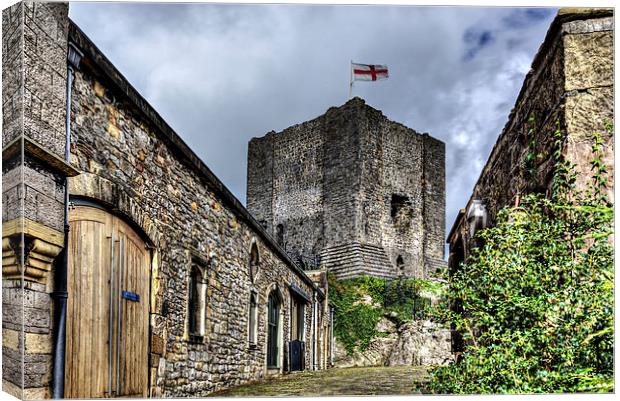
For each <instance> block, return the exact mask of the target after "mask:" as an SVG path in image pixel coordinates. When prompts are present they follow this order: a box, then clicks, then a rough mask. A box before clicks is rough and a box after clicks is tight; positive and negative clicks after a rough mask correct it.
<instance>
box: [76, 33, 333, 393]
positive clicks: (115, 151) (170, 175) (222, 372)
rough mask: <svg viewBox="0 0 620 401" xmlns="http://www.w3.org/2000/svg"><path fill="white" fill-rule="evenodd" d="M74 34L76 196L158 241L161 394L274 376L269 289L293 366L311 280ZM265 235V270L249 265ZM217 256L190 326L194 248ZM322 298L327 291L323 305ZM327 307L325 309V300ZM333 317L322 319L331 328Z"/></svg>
mask: <svg viewBox="0 0 620 401" xmlns="http://www.w3.org/2000/svg"><path fill="white" fill-rule="evenodd" d="M70 35H71V39H72V40H74V41H75V42H76V44H77V45H78V46H79V47H80V48H81V49H82V50H83V52H84V54H85V56H84V62H83V68H81V69H80V71H78V72H77V73H76V79H75V83H74V89H73V94H72V105H71V108H72V130H71V143H72V148H71V158H72V162H73V163H74V164H75V165H76V166H77V167H78V168H79V169H80V170H81V171H82V172H83V173H82V174H81V175H79V176H77V177H74V178H71V180H70V192H71V195H72V196H81V197H87V198H88V199H91V200H95V201H97V202H100V203H101V204H102V205H104V206H107V207H109V208H110V209H114V210H116V211H117V213H119V214H120V215H121V216H123V218H124V219H125V220H127V221H130V222H132V223H133V224H135V225H136V226H137V227H139V229H140V231H141V232H142V234H143V235H144V236H145V237H146V238H147V239H148V242H149V243H151V244H152V245H153V246H154V247H155V249H156V257H154V259H153V262H152V292H153V293H152V294H151V298H152V300H151V305H152V308H151V319H150V321H151V332H152V336H151V341H152V347H151V355H150V367H151V368H150V391H149V394H150V395H151V396H156V397H173V396H174V397H180V396H202V395H206V394H208V393H211V392H213V391H216V390H221V389H224V388H227V387H229V386H235V385H239V384H242V383H245V382H248V381H252V380H258V379H261V378H264V377H265V376H266V375H267V374H271V373H272V372H268V371H267V369H266V337H267V335H266V333H267V324H266V318H267V314H266V310H267V306H266V305H267V299H268V295H269V293H270V291H271V290H273V289H277V291H279V292H280V296H281V298H282V315H281V317H282V321H283V324H282V333H283V349H282V351H283V354H282V355H283V358H282V363H281V370H284V371H286V370H288V343H289V338H290V323H289V322H290V305H291V296H292V295H291V294H292V293H291V292H290V291H289V286H290V285H291V284H293V285H295V286H297V287H298V288H300V289H301V290H302V291H303V292H305V293H306V294H307V295H308V296H309V297H310V299H311V301H312V300H313V296H314V295H316V296H317V297H319V293H318V292H317V291H318V290H316V289H315V288H316V287H314V286H313V283H312V281H311V280H310V279H309V278H308V277H307V276H306V275H305V274H304V273H303V272H302V271H301V270H300V269H299V268H298V267H296V266H295V265H293V263H292V261H291V260H290V259H288V257H287V256H286V253H285V252H284V251H283V250H281V249H280V248H279V247H278V246H277V245H276V244H275V243H274V242H273V240H272V239H271V238H270V237H269V236H268V235H267V234H266V232H265V231H264V230H263V229H262V228H261V227H260V226H259V225H258V223H256V222H255V221H254V219H253V218H252V217H251V216H250V215H249V213H247V211H246V210H245V209H244V208H243V207H242V206H241V205H240V204H239V202H238V201H237V200H236V199H234V198H233V197H232V195H231V194H230V193H229V192H228V190H227V189H226V188H225V187H224V186H223V185H222V183H221V182H220V181H219V180H217V178H216V177H215V176H213V175H212V173H211V172H210V171H209V170H208V168H207V167H206V166H205V165H204V164H203V163H202V162H201V161H200V160H199V159H198V158H197V157H196V156H195V154H194V153H193V152H191V150H189V149H188V148H185V147H184V146H185V145H184V144H183V143H182V142H181V140H180V139H179V137H178V136H177V135H176V134H175V133H174V132H173V131H172V130H171V129H170V127H169V126H167V125H166V124H165V122H163V120H161V119H160V118H159V117H158V116H157V115H156V113H155V112H154V110H153V109H152V108H150V106H148V104H146V102H145V101H144V100H143V99H142V98H141V97H140V96H139V95H138V94H137V93H136V92H135V90H134V89H133V88H131V87H130V86H129V84H128V83H127V82H126V81H125V80H124V79H122V77H120V74H119V73H118V71H116V69H114V67H113V66H112V65H111V64H110V63H109V61H107V59H105V57H104V56H103V55H102V54H101V53H99V51H98V50H97V49H96V48H95V47H94V45H93V44H92V43H91V42H90V40H89V39H88V38H86V37H85V36H84V34H83V33H81V32H80V31H79V29H78V28H77V27H75V26H72V27H71V34H70ZM254 243H256V245H257V247H258V253H259V271H258V273H257V275H255V279H254V281H252V279H251V277H250V274H249V261H250V249H251V247H252V244H254ZM195 255H197V256H199V257H200V258H202V259H204V260H207V261H209V263H208V266H207V276H208V289H207V301H206V333H205V336H204V340H203V341H201V342H196V341H191V340H190V338H189V335H188V332H187V313H188V299H187V297H188V281H189V271H190V268H191V265H192V256H195ZM252 291H255V292H256V293H257V295H258V310H259V313H258V336H257V345H256V347H252V346H251V345H250V344H249V340H248V314H249V303H250V294H251V292H252ZM320 301H321V300H320V299H319V300H317V302H320ZM319 309H320V310H322V309H324V303H323V306H322V307H319ZM323 318H325V316H324V314H322V315H320V316H317V317H316V320H317V323H318V325H319V326H321V327H322V326H323V322H322V319H323ZM313 321H314V319H313V308H312V304H311V303H308V304H306V307H305V325H304V339H305V342H306V353H305V366H306V368H308V369H309V368H312V367H313V361H314V358H315V355H314V353H317V354H318V353H319V352H320V349H317V348H320V347H327V346H328V345H329V344H324V343H321V344H319V345H318V347H314V346H313V344H314V341H315V340H318V338H317V337H318V335H320V333H321V332H318V333H317V334H318V335H317V336H315V333H314V330H313V329H314V326H313Z"/></svg>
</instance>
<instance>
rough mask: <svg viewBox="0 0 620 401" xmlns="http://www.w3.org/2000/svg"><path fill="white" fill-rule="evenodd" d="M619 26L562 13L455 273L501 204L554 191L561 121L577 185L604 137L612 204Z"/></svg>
mask: <svg viewBox="0 0 620 401" xmlns="http://www.w3.org/2000/svg"><path fill="white" fill-rule="evenodd" d="M613 27H614V21H613V11H612V10H606V9H561V10H560V11H559V13H558V15H557V17H556V18H555V20H554V21H553V23H552V24H551V27H550V28H549V31H548V33H547V36H546V38H545V41H544V42H543V44H542V45H541V47H540V49H539V51H538V53H537V55H536V56H535V58H534V61H533V63H532V68H531V70H530V72H529V73H528V75H527V76H526V78H525V82H524V83H523V87H522V88H521V92H520V94H519V97H518V98H517V101H516V104H515V106H514V108H513V110H512V112H511V113H510V116H509V117H508V122H507V123H506V126H505V127H504V129H503V131H502V133H501V134H500V136H499V138H498V139H497V142H496V144H495V147H494V148H493V150H492V152H491V155H490V156H489V159H488V161H487V163H486V165H485V167H484V169H483V170H482V172H481V174H480V177H479V179H478V182H477V183H476V185H475V187H474V190H473V193H472V195H471V198H470V200H469V202H468V203H467V205H466V207H465V208H464V209H461V211H460V213H459V215H458V217H457V219H456V221H455V222H454V225H453V227H452V230H451V231H450V234H449V235H448V242H449V244H450V258H449V262H448V263H449V267H450V270H451V271H455V270H456V269H458V266H459V263H461V262H462V261H464V260H465V259H466V258H467V257H468V255H469V254H470V252H471V249H472V247H474V246H476V245H477V244H476V242H475V239H474V238H473V236H474V234H475V232H476V231H477V230H478V229H481V228H485V227H488V226H492V225H493V224H494V220H495V216H496V215H497V212H498V211H499V210H500V209H501V208H502V207H504V206H509V205H513V204H515V203H517V202H518V201H519V198H520V197H521V196H522V195H524V194H527V193H532V192H534V191H536V192H542V193H546V194H550V193H551V186H552V178H553V171H554V167H555V166H554V164H553V159H552V157H551V154H552V146H553V140H554V138H553V133H554V132H555V130H556V129H557V124H558V123H559V126H560V129H561V132H562V135H563V145H562V153H563V155H564V156H565V158H566V160H568V161H570V162H572V163H574V164H575V165H576V168H577V172H578V173H579V178H578V182H577V185H579V186H582V187H583V186H585V185H586V183H587V181H588V180H589V179H590V176H591V166H590V161H591V160H592V157H593V156H592V153H591V146H592V134H593V133H594V132H599V133H601V134H602V135H603V140H604V145H603V153H604V157H603V162H604V163H605V164H606V165H607V166H608V170H609V172H608V187H609V188H608V189H609V191H608V193H609V198H610V200H612V202H613V195H614V194H613V188H614V179H613V178H614V151H613V148H614V143H613V138H612V136H611V135H610V133H608V132H606V130H605V124H606V123H607V122H610V123H613V117H614V112H613V110H614V105H613V91H614V81H613V79H614V76H613V71H614V60H613ZM528 154H532V155H534V156H535V157H534V159H533V161H531V162H528ZM456 341H457V342H458V340H456ZM453 345H454V346H455V347H456V348H459V347H460V345H458V344H453Z"/></svg>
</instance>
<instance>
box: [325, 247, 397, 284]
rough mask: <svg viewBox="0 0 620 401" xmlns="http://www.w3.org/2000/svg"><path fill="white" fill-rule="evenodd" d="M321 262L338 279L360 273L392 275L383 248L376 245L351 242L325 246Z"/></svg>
mask: <svg viewBox="0 0 620 401" xmlns="http://www.w3.org/2000/svg"><path fill="white" fill-rule="evenodd" d="M321 263H322V264H323V265H324V266H326V267H327V269H328V270H329V271H332V272H333V273H335V274H336V276H337V277H338V278H339V279H341V278H349V277H354V276H359V275H361V274H366V275H371V276H375V277H393V276H394V271H393V270H394V268H393V266H392V264H391V263H390V260H389V259H388V257H387V255H386V254H385V251H384V250H383V248H382V247H380V246H377V245H370V244H362V243H359V242H353V243H350V244H343V245H338V246H335V247H331V248H327V249H325V250H323V252H321Z"/></svg>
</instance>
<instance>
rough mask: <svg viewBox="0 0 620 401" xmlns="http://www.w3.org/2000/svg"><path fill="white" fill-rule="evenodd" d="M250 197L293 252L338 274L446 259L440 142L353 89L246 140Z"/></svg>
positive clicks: (414, 271)
mask: <svg viewBox="0 0 620 401" xmlns="http://www.w3.org/2000/svg"><path fill="white" fill-rule="evenodd" d="M247 203H248V210H250V212H251V213H252V214H253V215H254V216H256V218H257V219H258V220H259V221H260V222H261V224H263V225H264V226H265V227H266V228H267V229H268V230H269V231H270V232H271V233H272V235H273V236H274V237H275V238H276V239H277V240H278V241H280V242H282V245H283V246H284V247H285V249H286V250H287V252H288V253H289V254H291V255H292V256H293V257H294V258H296V259H298V260H299V261H300V262H301V263H302V264H304V265H306V266H307V267H308V268H313V267H316V266H317V265H319V264H320V265H322V266H325V267H327V269H328V270H331V271H333V272H335V273H336V274H337V275H338V277H339V278H345V277H351V276H355V275H359V274H370V275H374V276H380V277H396V276H399V275H403V276H408V277H426V276H427V275H428V274H429V273H432V272H433V271H434V270H435V269H436V268H438V267H441V266H442V265H443V264H444V263H443V239H444V223H445V220H444V219H445V151H444V144H443V143H442V142H440V141H438V140H436V139H434V138H432V137H430V136H429V135H428V134H422V135H420V134H418V133H416V132H415V131H414V130H412V129H410V128H407V127H405V126H403V125H401V124H398V123H395V122H392V121H390V120H388V119H387V118H386V117H385V116H384V115H383V114H382V113H381V112H380V111H378V110H375V109H373V108H372V107H370V106H367V105H366V104H365V103H364V101H363V100H362V99H359V98H354V99H352V100H350V101H349V102H347V103H346V104H345V105H343V106H341V107H337V108H336V107H333V108H331V109H329V110H328V111H327V112H326V113H325V114H324V115H322V116H319V117H317V118H315V119H314V120H311V121H308V122H305V123H302V124H298V125H294V126H292V127H290V128H287V129H285V130H284V131H282V132H280V133H275V132H271V133H268V134H267V135H266V136H264V137H262V138H254V139H252V140H251V141H250V144H249V149H248V189H247Z"/></svg>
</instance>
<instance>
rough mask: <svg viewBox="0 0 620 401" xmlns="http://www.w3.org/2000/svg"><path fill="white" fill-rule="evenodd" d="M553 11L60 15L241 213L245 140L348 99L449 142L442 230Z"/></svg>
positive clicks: (138, 9) (261, 8)
mask: <svg viewBox="0 0 620 401" xmlns="http://www.w3.org/2000/svg"><path fill="white" fill-rule="evenodd" d="M555 12H556V10H555V9H552V8H500V7H497V8H483V7H419V6H417V7H416V6H377V5H375V6H324V5H314V6H312V5H291V4H289V5H251V4H246V5H226V4H219V5H216V4H148V3H146V4H145V3H142V4H136V3H133V4H132V3H71V5H70V17H71V18H72V19H73V21H75V22H76V23H77V24H78V25H79V26H80V27H81V28H82V30H84V32H85V33H86V34H87V35H88V36H89V37H90V38H91V39H92V40H93V41H94V42H95V44H97V46H98V47H99V48H100V49H101V50H102V51H103V52H104V53H105V54H106V55H107V57H108V58H109V59H110V60H111V61H112V62H113V63H114V64H115V65H116V67H117V68H118V69H119V70H120V71H121V72H122V73H123V74H124V75H125V77H126V78H127V79H128V80H129V82H131V83H132V84H133V85H134V87H135V88H136V89H137V90H138V91H139V92H140V93H141V94H142V95H143V96H144V97H145V98H146V99H147V100H148V101H149V102H150V103H151V104H152V105H153V106H154V107H155V109H157V110H158V112H159V113H160V114H161V115H162V117H163V118H164V119H165V120H166V121H167V122H168V123H169V124H170V125H171V126H172V127H173V128H174V129H175V130H176V132H177V133H178V134H179V135H180V136H181V137H182V138H183V139H184V140H185V141H186V142H187V143H188V144H189V146H190V147H192V148H193V149H194V151H195V152H196V153H197V154H198V156H200V157H201V158H202V160H204V161H205V163H206V164H207V165H208V166H209V167H210V168H211V169H212V170H213V172H214V173H215V174H216V175H217V176H218V177H220V179H221V180H222V181H223V182H224V183H225V184H226V185H227V186H228V188H230V190H231V191H232V192H233V193H234V194H235V195H236V196H237V197H238V198H239V199H240V200H241V201H242V202H243V203H244V204H245V188H246V152H247V143H248V141H249V139H250V138H252V137H258V136H263V135H264V134H265V133H267V132H268V131H271V130H275V131H280V130H282V129H284V128H286V127H288V126H291V125H293V124H297V123H300V122H303V121H306V120H309V119H312V118H314V117H316V116H318V115H320V114H323V113H324V112H325V111H326V110H327V109H328V108H329V107H331V106H339V105H341V104H343V103H345V102H346V101H347V99H348V83H349V63H350V60H354V61H356V62H360V63H367V64H387V65H388V67H389V71H390V78H389V79H388V80H385V81H378V82H374V83H372V82H358V83H356V84H355V86H354V90H353V95H354V96H360V97H362V98H364V99H365V100H366V102H367V103H368V104H369V105H371V106H373V107H375V108H377V109H379V110H381V111H383V113H384V114H385V115H386V116H387V117H388V118H390V119H391V120H395V121H398V122H401V123H403V124H405V125H407V126H409V127H411V128H413V129H415V130H416V131H418V132H428V133H430V134H431V135H432V136H434V137H436V138H439V139H441V140H442V141H444V142H445V143H446V178H447V181H446V190H447V204H446V225H447V228H446V230H449V229H450V227H451V226H452V223H453V221H454V219H455V217H456V214H457V213H458V210H459V208H461V207H463V206H464V205H465V203H466V202H467V200H468V199H469V195H470V193H471V190H472V188H473V185H474V183H475V181H476V180H477V178H478V175H479V173H480V171H481V169H482V167H483V165H484V163H485V161H486V159H487V157H488V155H489V152H490V150H491V148H492V146H493V144H494V143H495V140H496V138H497V136H498V134H499V133H500V132H501V129H502V128H503V126H504V124H505V123H506V121H507V117H508V113H509V112H510V110H511V108H512V106H513V105H514V102H515V100H516V96H517V94H518V92H519V89H520V88H521V85H522V83H523V79H524V77H525V74H526V73H527V71H528V70H529V68H530V65H531V62H532V59H533V56H534V54H535V53H536V51H537V49H538V47H539V46H540V44H541V43H542V41H543V39H544V36H545V33H546V31H547V28H548V27H549V24H550V22H551V20H552V19H553V17H554V15H555Z"/></svg>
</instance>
